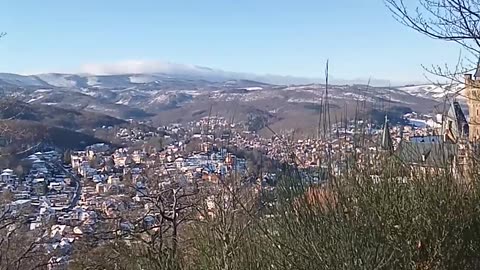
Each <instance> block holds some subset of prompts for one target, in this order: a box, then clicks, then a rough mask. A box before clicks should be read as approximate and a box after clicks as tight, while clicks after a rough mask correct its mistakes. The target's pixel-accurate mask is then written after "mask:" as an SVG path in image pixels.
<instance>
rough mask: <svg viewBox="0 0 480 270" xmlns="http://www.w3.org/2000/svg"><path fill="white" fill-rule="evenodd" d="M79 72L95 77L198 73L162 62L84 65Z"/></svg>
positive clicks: (121, 62)
mask: <svg viewBox="0 0 480 270" xmlns="http://www.w3.org/2000/svg"><path fill="white" fill-rule="evenodd" d="M80 72H82V73H89V74H95V75H117V74H139V73H167V74H170V73H190V72H198V68H196V67H195V66H192V65H185V64H176V63H170V62H162V61H143V60H126V61H120V62H115V63H92V64H85V65H83V66H82V67H81V68H80Z"/></svg>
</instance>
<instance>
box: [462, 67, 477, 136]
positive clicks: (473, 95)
mask: <svg viewBox="0 0 480 270" xmlns="http://www.w3.org/2000/svg"><path fill="white" fill-rule="evenodd" d="M465 91H466V96H467V99H468V112H469V116H470V121H469V128H470V132H469V141H470V142H472V143H475V142H477V141H478V140H479V139H480V66H478V67H477V70H476V72H475V74H474V77H473V78H472V74H465Z"/></svg>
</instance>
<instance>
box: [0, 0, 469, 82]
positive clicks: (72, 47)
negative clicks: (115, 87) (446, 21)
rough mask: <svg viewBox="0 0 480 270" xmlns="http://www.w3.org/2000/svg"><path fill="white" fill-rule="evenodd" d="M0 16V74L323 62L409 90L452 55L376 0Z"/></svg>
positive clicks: (56, 4) (142, 6)
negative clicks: (130, 63) (117, 66)
mask: <svg viewBox="0 0 480 270" xmlns="http://www.w3.org/2000/svg"><path fill="white" fill-rule="evenodd" d="M407 2H413V0H412V1H409V0H407ZM0 10H1V16H0V31H4V32H7V33H8V34H7V36H6V37H4V38H3V39H2V40H1V41H0V59H1V60H0V72H15V73H37V72H78V71H80V70H82V66H83V65H85V64H92V63H114V62H118V61H125V60H143V61H170V62H175V63H184V64H196V65H202V66H208V67H213V68H219V69H223V70H228V71H239V72H252V73H259V74H265V73H269V74H278V75H294V76H305V77H321V76H322V75H323V69H324V63H325V61H326V59H330V70H331V74H332V76H334V77H336V78H342V79H357V78H368V77H374V78H379V79H389V80H392V81H394V82H409V81H419V80H423V79H424V73H425V72H424V71H423V69H422V67H421V65H422V64H424V65H431V64H444V63H455V61H456V59H457V58H458V54H459V52H460V49H459V48H458V47H456V46H455V45H454V44H450V43H444V42H442V41H436V40H432V39H429V38H427V37H425V36H422V35H421V34H418V33H416V32H414V31H413V30H410V29H408V28H405V27H404V26H402V25H400V24H399V23H398V22H396V21H395V20H394V19H393V18H392V16H391V14H390V13H389V11H388V10H387V8H386V7H385V6H384V4H383V1H382V0H335V1H327V0H297V1H291V0H275V1H274V0H241V1H239V0H235V1H234V0H232V1H230V0H203V1H200V0H191V1H184V0H170V1H162V0H137V1H122V0H116V1H114V0H82V1H65V0H45V1H38V0H30V1H27V0H0Z"/></svg>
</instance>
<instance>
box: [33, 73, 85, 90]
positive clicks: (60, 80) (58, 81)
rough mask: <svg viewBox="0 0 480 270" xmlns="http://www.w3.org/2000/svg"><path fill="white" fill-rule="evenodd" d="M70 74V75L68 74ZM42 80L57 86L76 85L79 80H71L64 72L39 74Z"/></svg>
mask: <svg viewBox="0 0 480 270" xmlns="http://www.w3.org/2000/svg"><path fill="white" fill-rule="evenodd" d="M67 76H68V75H67ZM37 77H39V78H40V79H41V80H42V81H44V82H46V83H48V84H50V85H52V86H55V87H76V86H77V82H76V81H74V80H69V79H68V78H66V75H63V74H39V75H37Z"/></svg>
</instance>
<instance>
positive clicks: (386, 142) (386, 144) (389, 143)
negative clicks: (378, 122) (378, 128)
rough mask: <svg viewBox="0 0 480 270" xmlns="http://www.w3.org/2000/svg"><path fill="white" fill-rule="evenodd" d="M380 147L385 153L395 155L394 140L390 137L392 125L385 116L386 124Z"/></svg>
mask: <svg viewBox="0 0 480 270" xmlns="http://www.w3.org/2000/svg"><path fill="white" fill-rule="evenodd" d="M380 147H381V149H382V150H384V151H388V152H390V153H393V140H392V136H391V135H390V125H389V124H388V116H387V115H385V123H384V124H383V131H382V136H381V138H380Z"/></svg>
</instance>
